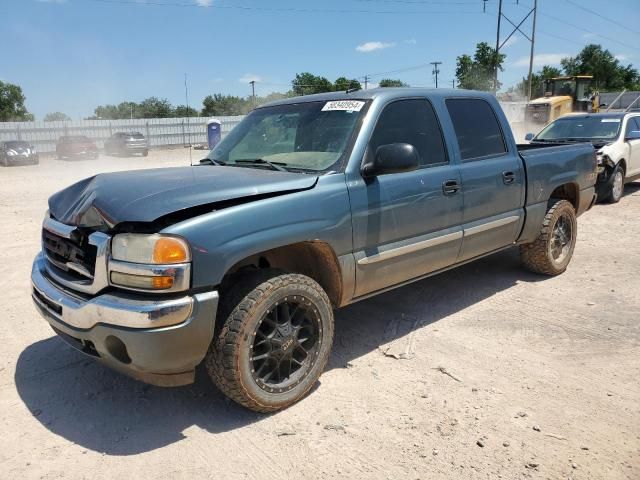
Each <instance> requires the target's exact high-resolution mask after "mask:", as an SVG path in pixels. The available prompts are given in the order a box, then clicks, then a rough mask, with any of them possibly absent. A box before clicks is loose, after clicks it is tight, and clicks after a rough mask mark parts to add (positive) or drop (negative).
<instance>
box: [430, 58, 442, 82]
mask: <svg viewBox="0 0 640 480" xmlns="http://www.w3.org/2000/svg"><path fill="white" fill-rule="evenodd" d="M431 65H433V72H432V73H433V74H434V75H435V76H436V88H438V74H439V73H440V69H439V68H438V65H442V62H431Z"/></svg>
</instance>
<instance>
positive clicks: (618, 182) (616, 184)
mask: <svg viewBox="0 0 640 480" xmlns="http://www.w3.org/2000/svg"><path fill="white" fill-rule="evenodd" d="M621 195H622V172H620V171H617V172H616V174H615V176H614V177H613V196H614V198H620V196H621Z"/></svg>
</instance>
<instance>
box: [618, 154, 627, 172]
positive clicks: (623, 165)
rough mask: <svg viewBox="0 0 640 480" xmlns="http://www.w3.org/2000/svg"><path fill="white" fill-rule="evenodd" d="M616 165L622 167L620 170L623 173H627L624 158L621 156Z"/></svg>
mask: <svg viewBox="0 0 640 480" xmlns="http://www.w3.org/2000/svg"><path fill="white" fill-rule="evenodd" d="M618 165H620V166H621V167H622V171H623V172H624V174H625V175H626V174H627V162H626V160H625V159H624V158H621V159H620V161H619V162H618Z"/></svg>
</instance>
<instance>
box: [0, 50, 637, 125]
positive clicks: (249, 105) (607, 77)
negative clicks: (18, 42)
mask: <svg viewBox="0 0 640 480" xmlns="http://www.w3.org/2000/svg"><path fill="white" fill-rule="evenodd" d="M506 58H507V57H506V55H505V54H503V53H497V52H496V50H495V49H494V48H492V47H491V46H490V45H489V44H488V43H486V42H480V43H478V44H477V45H476V49H475V52H474V53H473V55H470V54H463V55H460V56H458V57H457V58H456V72H455V75H456V79H457V82H458V88H463V89H470V90H484V91H492V90H494V89H495V90H499V89H500V88H501V87H502V84H501V83H500V82H499V81H497V82H496V78H495V71H496V69H497V70H498V71H499V72H501V71H503V70H504V62H505V60H506ZM560 67H561V68H558V67H554V66H549V65H545V66H543V67H542V68H541V69H540V70H538V71H537V72H535V73H533V74H532V92H533V94H534V97H537V96H541V95H542V94H543V93H544V92H543V87H544V81H545V80H547V79H549V78H553V77H558V76H561V75H568V76H574V75H593V88H594V89H595V90H599V91H600V92H606V91H620V90H622V89H625V88H626V89H627V90H640V74H639V73H638V70H637V69H635V68H634V67H633V65H631V64H627V65H623V64H622V63H621V61H620V60H619V59H618V58H616V57H615V56H614V55H613V54H612V53H611V52H610V51H609V50H606V49H603V48H602V46H601V45H596V44H589V45H586V46H585V47H584V48H583V49H582V50H581V51H580V52H579V53H578V54H577V55H576V56H575V57H567V58H563V59H562V60H561V61H560ZM378 86H380V87H406V86H409V85H408V84H406V83H404V82H403V81H402V80H399V79H392V78H386V79H382V80H380V82H379V83H378ZM361 88H362V84H361V83H360V81H359V80H357V79H354V78H347V77H344V76H341V77H338V78H337V79H336V80H335V81H333V82H332V81H331V80H329V79H327V78H326V77H323V76H321V75H315V74H313V73H310V72H303V73H298V74H296V76H295V78H294V79H293V80H291V88H290V89H289V90H288V91H287V92H285V93H280V92H273V93H271V94H269V95H266V96H256V97H255V98H254V97H252V96H246V97H242V96H236V95H225V94H222V93H215V94H212V95H207V96H206V97H205V98H204V99H203V100H202V108H200V109H195V108H193V107H189V106H187V105H176V106H174V105H172V104H171V102H169V100H167V99H166V98H158V97H149V98H147V99H145V100H142V101H141V102H132V101H123V102H120V103H119V104H117V105H115V104H114V105H111V104H108V105H99V106H97V107H95V109H94V114H93V115H92V116H91V117H89V119H109V120H118V119H127V118H168V117H197V116H203V117H215V116H230V115H244V114H247V113H248V112H250V111H251V110H252V109H254V108H255V107H257V106H260V105H263V104H265V103H267V102H270V101H273V100H278V99H281V98H287V97H293V96H298V95H311V94H314V93H324V92H334V91H347V90H358V89H361ZM508 93H517V94H520V95H523V96H526V95H527V93H528V77H523V78H522V80H521V81H520V82H518V83H517V84H516V85H515V86H513V87H511V88H510V89H509V90H508ZM25 100H26V98H25V96H24V93H23V92H22V89H21V88H20V86H18V85H13V84H11V83H6V82H2V81H0V121H3V122H6V121H33V120H34V116H33V114H31V113H30V112H28V111H27V108H26V107H25ZM64 120H70V118H69V117H68V116H67V115H66V114H64V113H62V112H51V113H48V114H47V115H46V116H45V117H44V121H64Z"/></svg>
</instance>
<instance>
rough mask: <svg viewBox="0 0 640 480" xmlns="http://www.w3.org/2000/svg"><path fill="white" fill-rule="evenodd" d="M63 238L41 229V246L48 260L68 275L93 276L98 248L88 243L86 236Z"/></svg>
mask: <svg viewBox="0 0 640 480" xmlns="http://www.w3.org/2000/svg"><path fill="white" fill-rule="evenodd" d="M74 236H75V237H76V238H73V239H69V238H64V237H61V236H59V235H56V234H55V233H52V232H50V231H48V230H43V231H42V246H43V248H44V251H45V254H46V255H47V258H48V260H49V261H50V262H51V263H53V264H54V265H55V266H56V267H58V268H61V269H62V270H64V271H65V272H67V273H68V274H69V275H72V276H75V277H78V278H83V279H86V278H93V276H94V275H95V271H96V256H97V253H98V250H97V248H96V246H95V245H91V244H90V243H89V239H88V236H83V235H81V234H78V235H74Z"/></svg>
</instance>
